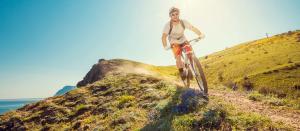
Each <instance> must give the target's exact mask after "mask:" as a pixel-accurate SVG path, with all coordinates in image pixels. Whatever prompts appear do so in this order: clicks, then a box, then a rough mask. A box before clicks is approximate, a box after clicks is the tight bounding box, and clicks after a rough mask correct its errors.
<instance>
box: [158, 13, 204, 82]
mask: <svg viewBox="0 0 300 131" xmlns="http://www.w3.org/2000/svg"><path fill="white" fill-rule="evenodd" d="M179 13H180V11H179V9H178V8H176V7H172V8H171V9H170V10H169V16H170V21H169V22H167V23H166V25H165V27H164V29H163V34H162V43H163V47H164V48H165V49H166V50H167V49H169V48H172V50H173V53H174V57H175V59H176V66H177V68H178V70H179V74H180V77H181V79H183V80H184V79H185V76H184V73H183V66H184V65H183V62H182V60H181V54H182V53H181V51H182V49H185V50H186V53H187V55H188V58H189V59H192V55H193V54H192V53H193V51H192V50H193V49H192V46H191V45H190V43H189V42H188V41H187V39H186V37H185V35H184V30H185V28H187V29H189V30H191V31H193V32H195V33H196V34H197V35H198V36H199V38H203V37H204V35H203V34H202V33H201V32H200V30H199V29H197V28H196V27H194V26H192V25H191V24H190V23H189V22H188V21H186V20H181V19H179ZM167 37H168V40H169V43H170V45H171V46H167Z"/></svg>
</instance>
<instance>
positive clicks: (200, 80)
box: [193, 56, 208, 94]
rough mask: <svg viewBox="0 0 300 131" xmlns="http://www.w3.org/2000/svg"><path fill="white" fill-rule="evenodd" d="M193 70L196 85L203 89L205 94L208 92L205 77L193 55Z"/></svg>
mask: <svg viewBox="0 0 300 131" xmlns="http://www.w3.org/2000/svg"><path fill="white" fill-rule="evenodd" d="M193 67H194V68H193V70H194V72H195V76H194V77H195V79H196V82H197V85H198V86H199V88H200V90H201V91H203V92H204V93H205V94H207V93H208V87H207V82H206V78H205V75H204V72H203V69H202V66H201V64H200V62H199V60H198V59H197V57H195V56H193Z"/></svg>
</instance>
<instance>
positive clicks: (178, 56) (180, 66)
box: [172, 44, 185, 80]
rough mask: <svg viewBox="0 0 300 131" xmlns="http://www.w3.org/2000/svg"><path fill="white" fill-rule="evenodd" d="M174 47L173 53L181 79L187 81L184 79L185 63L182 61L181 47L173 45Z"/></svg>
mask: <svg viewBox="0 0 300 131" xmlns="http://www.w3.org/2000/svg"><path fill="white" fill-rule="evenodd" d="M172 45H173V48H172V49H173V53H174V57H175V59H176V66H177V68H178V70H179V75H180V77H181V79H183V80H184V79H185V77H184V73H183V67H184V65H183V62H182V60H181V47H180V45H179V44H172Z"/></svg>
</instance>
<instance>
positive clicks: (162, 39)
mask: <svg viewBox="0 0 300 131" xmlns="http://www.w3.org/2000/svg"><path fill="white" fill-rule="evenodd" d="M161 41H162V44H163V47H164V48H166V47H167V34H166V33H163V34H162V37H161Z"/></svg>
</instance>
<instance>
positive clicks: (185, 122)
mask: <svg viewBox="0 0 300 131" xmlns="http://www.w3.org/2000/svg"><path fill="white" fill-rule="evenodd" d="M195 122H196V119H194V118H193V117H192V116H189V115H182V116H176V117H175V119H174V120H173V121H172V127H173V129H174V130H179V131H186V130H191V129H192V128H193V125H194V123H195Z"/></svg>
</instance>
